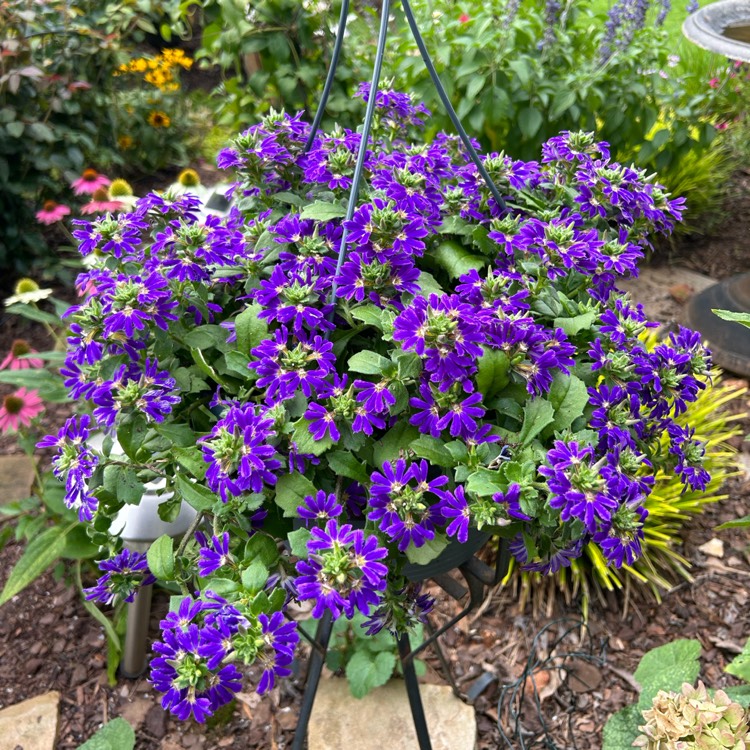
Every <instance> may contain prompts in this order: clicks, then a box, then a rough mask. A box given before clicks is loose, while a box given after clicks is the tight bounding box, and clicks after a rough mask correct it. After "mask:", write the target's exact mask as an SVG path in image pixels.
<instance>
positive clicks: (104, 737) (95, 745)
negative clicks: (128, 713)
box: [78, 716, 135, 750]
mask: <svg viewBox="0 0 750 750" xmlns="http://www.w3.org/2000/svg"><path fill="white" fill-rule="evenodd" d="M134 747H135V732H134V731H133V727H131V726H130V724H128V722H127V721H125V719H123V718H121V717H119V716H118V717H117V718H116V719H112V721H109V722H107V723H106V724H105V725H104V726H103V727H102V728H101V729H99V730H97V732H96V733H95V734H94V735H93V736H92V737H91V739H89V740H88V741H87V742H84V743H83V745H81V746H80V747H79V748H78V750H133V748H134Z"/></svg>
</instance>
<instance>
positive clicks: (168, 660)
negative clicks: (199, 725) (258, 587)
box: [150, 591, 299, 722]
mask: <svg viewBox="0 0 750 750" xmlns="http://www.w3.org/2000/svg"><path fill="white" fill-rule="evenodd" d="M161 629H162V640H161V641H158V642H156V643H155V644H154V651H155V652H156V653H157V656H156V657H155V658H154V659H152V660H151V675H150V681H151V683H152V684H153V685H154V687H155V688H156V689H157V690H158V691H159V692H162V693H164V696H163V697H162V706H163V707H164V708H165V709H167V710H169V711H171V712H172V713H173V714H174V715H175V716H176V717H177V718H179V719H182V720H185V719H188V718H190V717H191V716H192V717H193V718H195V720H196V721H198V722H204V721H205V720H206V719H207V718H208V717H209V716H211V715H212V714H213V713H215V712H216V710H217V709H218V708H220V707H221V706H223V705H225V704H227V703H229V702H230V701H231V700H233V699H234V696H235V694H236V693H237V692H238V691H239V690H241V689H242V673H241V672H240V671H239V669H238V668H237V666H236V662H238V661H239V662H244V663H247V664H249V663H252V662H254V661H258V662H259V663H260V665H261V666H262V668H263V671H262V674H261V677H260V681H259V683H258V688H257V690H258V692H259V693H265V692H267V691H268V690H271V689H272V688H273V686H274V684H275V681H276V679H277V678H279V677H287V676H288V675H289V674H291V670H290V669H289V665H290V664H291V662H292V659H293V655H294V650H295V648H296V647H297V643H298V642H299V634H298V633H297V629H296V625H295V623H293V622H288V621H287V620H285V618H284V616H283V615H282V613H281V612H273V613H272V614H271V615H270V616H269V615H267V614H265V613H261V614H259V615H257V616H255V615H252V614H250V613H248V612H245V611H244V609H242V608H241V607H239V606H238V605H235V604H233V603H230V602H228V601H227V600H225V599H223V598H222V597H220V596H218V595H216V594H214V593H212V592H210V591H207V592H205V595H204V597H203V598H201V599H193V598H192V597H187V598H185V599H183V600H182V601H181V602H180V604H179V607H178V609H177V610H176V611H172V612H170V613H169V614H168V615H167V617H166V618H165V619H164V620H162V621H161Z"/></svg>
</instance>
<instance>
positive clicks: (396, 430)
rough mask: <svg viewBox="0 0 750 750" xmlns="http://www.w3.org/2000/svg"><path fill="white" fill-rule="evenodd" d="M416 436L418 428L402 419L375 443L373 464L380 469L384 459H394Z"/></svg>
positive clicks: (417, 435)
mask: <svg viewBox="0 0 750 750" xmlns="http://www.w3.org/2000/svg"><path fill="white" fill-rule="evenodd" d="M418 437H419V430H418V429H417V428H416V427H413V426H412V425H410V424H409V423H408V422H407V421H406V420H405V419H402V420H401V421H399V422H398V423H397V424H396V425H395V426H394V427H392V428H391V429H390V430H388V432H386V433H385V435H383V437H382V438H381V439H380V440H378V441H377V442H376V443H375V446H374V449H373V463H374V465H375V466H377V467H378V468H379V469H380V468H381V467H382V466H383V464H384V463H385V462H386V461H395V460H396V459H397V458H398V457H399V455H401V452H402V451H403V450H404V449H405V448H407V447H408V446H409V445H410V444H411V443H412V442H414V441H415V440H416V439H417V438H418Z"/></svg>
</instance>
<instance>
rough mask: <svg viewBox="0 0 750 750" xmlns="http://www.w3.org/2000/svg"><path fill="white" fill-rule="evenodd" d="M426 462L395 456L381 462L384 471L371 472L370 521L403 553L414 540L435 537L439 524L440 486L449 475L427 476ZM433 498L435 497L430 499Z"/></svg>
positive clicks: (416, 541)
mask: <svg viewBox="0 0 750 750" xmlns="http://www.w3.org/2000/svg"><path fill="white" fill-rule="evenodd" d="M428 471H429V465H428V463H427V461H420V462H419V463H413V464H410V465H409V466H408V467H407V464H406V461H404V460H403V459H398V460H397V461H396V463H395V465H394V464H392V463H390V462H386V463H384V464H383V473H382V474H381V473H380V472H377V471H375V472H373V474H372V476H371V480H372V486H371V487H370V502H369V505H370V509H371V510H370V511H369V512H368V514H367V519H368V520H369V521H376V522H378V526H379V528H380V530H381V531H382V532H383V533H384V534H386V536H388V537H389V538H390V539H391V540H393V541H394V542H398V548H399V550H400V551H401V552H404V551H405V550H406V548H407V547H408V546H409V545H410V544H411V543H414V546H415V547H421V546H422V545H423V544H424V543H425V542H426V541H428V540H430V539H434V538H435V528H436V527H437V526H439V525H440V524H442V522H443V518H442V515H441V513H440V503H439V501H440V500H441V499H442V495H443V493H442V492H441V491H440V490H439V488H440V487H442V486H443V485H445V484H447V483H448V477H446V476H438V477H436V478H435V479H428ZM432 497H434V498H435V499H434V500H432Z"/></svg>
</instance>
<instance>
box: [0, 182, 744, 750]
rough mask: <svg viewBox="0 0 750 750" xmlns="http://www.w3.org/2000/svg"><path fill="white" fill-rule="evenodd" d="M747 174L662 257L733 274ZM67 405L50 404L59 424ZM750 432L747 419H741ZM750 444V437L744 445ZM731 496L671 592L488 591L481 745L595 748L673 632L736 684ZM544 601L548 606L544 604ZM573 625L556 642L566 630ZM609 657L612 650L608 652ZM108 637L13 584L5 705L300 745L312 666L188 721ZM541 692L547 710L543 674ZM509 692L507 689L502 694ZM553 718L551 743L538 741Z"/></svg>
mask: <svg viewBox="0 0 750 750" xmlns="http://www.w3.org/2000/svg"><path fill="white" fill-rule="evenodd" d="M749 183H750V180H749V179H748V175H747V174H740V175H739V176H738V179H737V183H736V190H735V191H734V193H733V196H732V198H731V201H730V203H729V204H728V207H727V217H728V218H727V220H726V221H725V222H722V225H721V226H720V227H719V228H718V229H717V230H716V232H715V233H714V234H713V236H709V237H704V238H700V239H699V240H692V241H690V242H683V243H682V244H681V245H680V246H679V247H678V248H677V250H676V251H673V252H672V253H670V254H666V253H665V254H661V255H658V256H657V257H656V258H655V259H654V262H656V263H670V262H678V263H679V264H681V265H687V266H688V267H690V268H693V269H694V270H698V271H701V272H703V273H707V274H710V275H713V276H714V277H716V278H723V277H725V276H727V275H730V274H732V273H738V272H741V271H745V270H748V269H747V268H746V267H745V263H746V260H745V259H746V257H747V253H746V250H745V247H746V243H747V237H748V236H750V184H749ZM19 335H27V336H29V335H30V336H31V338H32V340H34V343H36V344H37V348H44V346H45V342H44V341H38V342H37V340H35V339H34V335H35V334H34V333H33V332H30V331H28V330H27V329H26V328H24V327H23V326H21V327H19V324H17V323H10V322H9V321H8V320H7V319H5V320H3V321H2V326H1V327H0V350H4V348H5V347H6V346H7V345H8V344H9V343H10V340H12V338H14V337H17V336H19ZM60 418H61V415H60V413H59V412H55V413H51V414H50V415H49V417H48V421H49V424H48V426H49V427H50V428H51V427H52V426H53V425H54V424H55V423H57V422H59V420H60ZM743 426H744V427H745V428H746V432H750V424H749V423H748V422H745V423H744V425H743ZM12 442H13V441H12V440H9V439H8V438H4V439H0V452H10V451H11V450H12ZM739 447H740V448H741V450H742V451H743V452H744V453H750V446H749V445H747V444H742V445H741V446H739ZM726 492H727V494H728V495H729V499H728V500H727V501H725V502H723V503H721V504H717V505H713V506H709V507H708V509H707V510H706V512H705V513H704V514H703V515H702V516H700V517H697V518H695V519H693V520H692V521H691V522H690V523H688V524H687V525H686V526H685V528H684V530H683V546H682V549H681V552H682V554H684V556H685V557H686V558H687V559H688V560H689V561H690V562H691V564H692V569H691V570H692V574H693V580H692V581H691V582H688V581H683V582H678V583H677V585H676V586H675V587H674V588H673V589H672V590H670V591H669V592H666V593H664V595H663V597H662V600H661V602H655V601H653V600H652V599H647V598H644V597H643V596H642V595H641V594H639V593H638V592H631V595H630V596H629V597H628V598H626V597H624V596H622V595H611V596H608V597H606V598H605V600H604V602H599V601H592V603H591V611H590V616H589V621H588V628H587V629H584V628H582V627H581V625H580V624H579V621H580V610H579V605H578V603H577V602H573V603H572V604H569V605H568V604H565V603H564V602H563V601H562V600H561V598H560V597H554V596H553V597H552V599H548V604H549V605H550V606H549V607H543V608H540V607H536V608H535V607H532V605H531V604H527V605H526V606H525V607H524V608H520V609H519V607H518V604H517V602H518V592H516V591H515V590H514V589H513V587H508V588H506V589H502V588H499V589H497V590H495V591H494V592H492V593H491V595H490V597H489V598H488V600H487V601H486V602H485V604H484V605H483V607H482V612H481V615H480V616H478V617H474V618H469V619H467V620H465V621H464V622H463V623H462V624H461V625H459V626H457V627H456V628H454V629H453V630H451V631H450V632H448V633H447V634H446V635H445V637H444V638H443V641H442V643H443V648H444V651H445V654H446V656H447V658H448V660H449V662H450V664H451V666H452V671H453V673H454V677H455V678H456V681H457V683H458V686H459V689H460V690H461V691H462V692H463V693H464V694H467V693H468V694H470V695H472V697H473V698H474V705H475V708H476V711H477V720H478V726H479V742H478V749H479V750H491V749H492V750H494V749H495V748H501V747H510V748H524V747H528V748H531V747H546V748H554V747H557V748H558V749H559V750H563V749H564V750H571V748H576V747H578V748H586V749H587V750H588V749H594V750H595V749H596V748H597V747H599V746H600V737H601V729H602V727H603V725H604V723H605V722H606V720H607V718H608V717H609V716H610V715H611V714H612V713H613V712H614V711H616V710H617V709H619V708H621V707H622V706H624V705H626V704H627V703H629V702H632V701H633V700H634V699H635V698H636V695H637V692H636V687H635V684H634V679H633V672H634V670H635V668H636V666H637V664H638V662H639V660H640V658H641V656H642V655H643V654H644V653H645V652H646V651H648V650H649V649H651V648H653V647H655V646H659V645H662V644H664V643H667V642H669V641H672V640H674V639H676V638H697V639H699V640H700V641H701V644H702V646H703V653H702V657H701V665H702V670H701V677H702V679H703V680H704V681H705V682H706V683H707V684H708V685H710V686H713V687H721V686H724V685H727V684H736V681H735V680H734V678H732V677H730V676H728V675H726V674H725V673H724V672H723V668H724V666H725V665H726V664H727V663H728V662H729V661H730V660H731V659H732V658H733V656H734V655H735V654H736V653H737V652H738V651H739V650H740V649H741V647H742V644H743V643H744V641H745V640H746V639H747V637H748V636H750V607H749V606H748V600H749V599H750V538H749V537H748V533H747V531H746V530H742V529H735V530H727V531H721V532H716V531H715V527H716V526H717V525H718V524H720V523H723V522H725V521H728V520H732V519H734V518H737V517H739V516H744V515H746V514H748V513H749V512H750V507H749V506H750V502H749V501H748V497H749V496H750V482H749V481H748V479H747V478H746V477H745V476H740V477H737V478H735V479H733V480H732V481H730V483H729V484H728V487H727V488H726ZM714 537H719V538H720V539H722V540H723V542H724V547H725V553H724V556H723V557H722V558H720V559H719V558H712V557H707V556H706V555H704V554H703V553H702V552H700V551H699V549H698V548H699V547H700V546H701V545H702V544H704V543H705V542H706V541H708V540H710V539H712V538H714ZM20 553H21V549H20V547H19V545H17V544H15V543H10V544H8V545H7V546H6V547H5V548H4V549H2V550H0V571H2V573H0V585H1V584H2V582H4V580H5V578H6V576H7V571H9V570H10V569H11V567H12V565H13V564H14V563H15V561H16V560H17V559H18V557H19V556H20ZM456 606H457V605H456V603H455V602H454V601H453V600H451V599H448V598H447V597H446V596H441V597H440V600H439V602H438V606H437V607H436V612H437V619H438V620H439V619H440V618H441V617H448V616H450V615H451V614H452V613H453V612H454V611H456ZM539 610H543V611H539ZM165 611H166V597H165V596H164V595H161V594H157V596H156V601H155V604H154V609H153V614H152V623H151V625H152V627H151V632H152V633H155V632H156V631H157V622H158V619H159V618H160V617H161V616H163V613H164V612H165ZM562 633H567V635H566V637H565V638H564V639H563V640H562V641H561V642H560V643H557V640H558V637H559V636H560V635H561V634H562ZM532 651H534V652H535V654H536V657H537V660H538V661H543V660H545V659H552V660H553V661H554V658H555V657H560V658H561V657H563V656H565V655H566V654H567V655H571V654H575V653H577V652H586V653H589V654H591V655H593V656H595V657H597V660H595V661H593V662H586V661H584V660H582V659H580V658H579V659H578V660H577V661H576V662H575V663H574V664H573V665H572V666H571V665H570V664H569V666H571V668H570V669H569V671H568V673H567V676H564V678H563V679H558V674H557V672H556V671H554V670H553V671H552V672H549V673H544V672H542V673H536V674H535V677H534V678H533V681H532V680H531V679H527V680H526V681H525V683H524V679H523V678H524V668H525V666H526V664H527V661H528V659H529V654H530V653H531V652H532ZM599 658H601V661H598V659H599ZM427 662H428V671H427V675H426V678H425V679H427V680H429V681H438V682H442V681H444V680H443V677H442V676H441V674H440V671H439V667H438V663H437V659H436V658H435V657H434V656H430V655H428V657H427ZM105 669H106V643H105V639H104V636H103V633H102V631H101V628H100V626H99V625H98V623H96V622H95V621H94V620H93V619H92V618H91V617H90V616H89V615H88V613H87V612H86V611H85V610H84V608H83V605H82V604H81V601H80V598H79V595H78V594H77V592H76V591H75V589H74V588H73V587H71V586H70V585H69V583H68V582H67V581H66V579H65V576H64V575H63V578H56V577H55V576H54V575H53V573H52V572H50V573H48V574H46V575H44V576H42V577H41V578H40V579H38V580H37V581H36V582H35V583H34V584H33V585H32V586H30V587H29V588H28V589H26V590H25V591H24V592H22V593H21V594H20V595H18V596H17V597H15V598H14V599H13V600H12V601H11V602H9V603H8V604H7V605H6V606H5V607H3V609H2V613H0V708H2V707H5V706H9V705H12V704H14V703H17V702H19V701H21V700H24V699H26V698H29V697H32V696H34V695H37V694H40V693H43V692H46V691H48V690H58V691H60V693H61V695H62V701H61V724H60V736H59V742H58V745H57V748H58V750H73V749H74V748H76V747H78V745H79V744H81V742H83V741H84V740H85V739H87V738H88V737H90V736H91V734H93V732H94V731H95V730H96V729H97V728H98V727H99V726H100V725H101V724H102V722H105V721H107V720H109V719H112V718H113V717H115V716H123V717H125V718H126V719H127V720H128V721H130V722H131V724H133V726H134V727H136V729H137V737H138V744H137V747H138V749H139V750H182V749H187V750H191V749H201V748H202V749H204V750H214V749H215V748H236V749H237V750H269V749H273V750H276V749H278V750H283V748H285V747H287V748H288V747H289V746H290V741H291V736H292V734H293V732H294V727H295V725H296V717H297V711H298V707H299V699H300V695H301V691H302V687H303V681H302V678H303V677H304V665H302V669H301V671H302V674H301V675H300V678H298V679H292V680H289V681H286V682H285V683H284V684H283V685H282V686H281V687H280V688H278V689H277V690H275V691H274V692H273V693H272V694H271V695H270V696H269V697H267V698H265V699H262V700H258V698H257V696H255V695H254V694H253V693H252V691H251V688H250V687H249V684H250V683H249V684H248V687H247V692H246V693H242V694H240V696H239V700H238V701H237V702H236V704H235V706H234V708H233V710H232V711H230V712H229V714H228V715H227V716H222V717H221V718H220V719H219V720H218V721H217V722H215V723H214V724H210V725H209V726H207V727H202V726H198V725H195V724H183V723H178V722H176V721H173V720H172V719H170V718H169V717H168V716H167V715H166V714H165V713H164V712H163V711H162V710H161V708H160V707H159V706H158V704H157V702H156V700H155V698H156V696H155V695H154V693H153V691H150V690H149V685H148V683H147V682H146V681H145V679H139V680H125V679H120V680H119V681H118V682H117V684H116V685H114V686H110V685H109V684H108V683H107V677H106V671H105ZM519 677H520V678H521V680H520V683H519V684H525V687H526V691H525V692H526V698H525V699H524V701H523V702H522V703H521V704H519V706H518V708H520V710H521V712H522V715H523V728H524V735H523V736H524V737H526V738H527V740H526V742H525V743H522V742H521V740H520V739H518V738H517V737H516V738H514V739H512V740H510V742H509V743H504V741H503V738H502V736H501V731H500V729H499V728H498V722H500V725H501V726H503V727H504V729H505V730H506V731H507V732H510V728H509V726H508V723H507V719H508V714H507V708H508V702H507V700H505V701H504V702H503V703H502V704H501V705H498V703H499V701H500V698H501V696H502V695H503V693H502V686H503V685H512V684H513V683H514V682H516V681H518V679H519ZM535 686H536V687H537V688H538V689H539V691H540V698H541V703H540V706H541V708H540V709H537V707H536V706H535V704H534V701H533V693H534V687H535ZM505 695H506V697H507V693H506V694H505ZM542 725H544V726H546V728H547V731H548V732H549V735H550V736H551V738H552V741H553V742H554V744H546V745H543V744H539V743H537V744H533V743H532V742H531V739H530V738H532V737H533V736H534V734H535V733H537V732H538V731H539V730H540V728H541V727H542Z"/></svg>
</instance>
